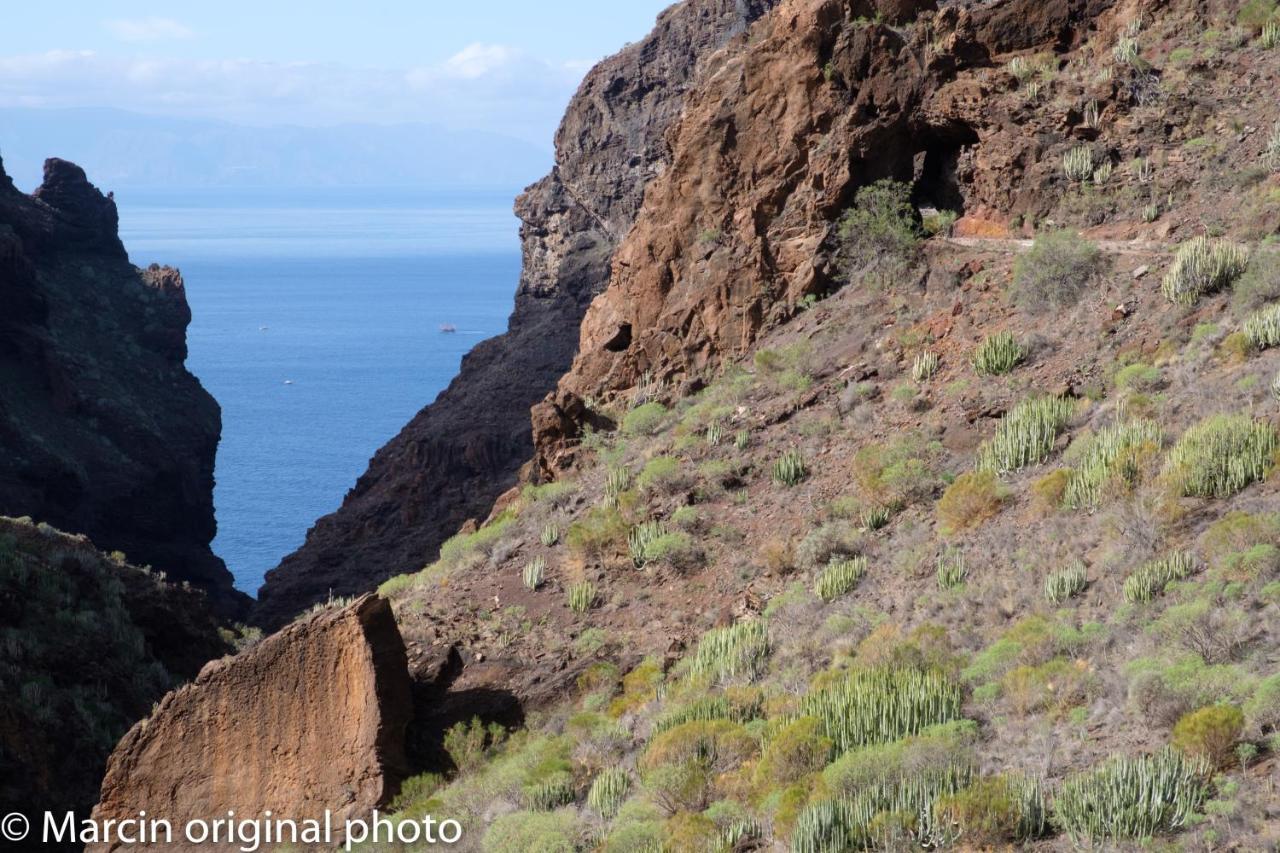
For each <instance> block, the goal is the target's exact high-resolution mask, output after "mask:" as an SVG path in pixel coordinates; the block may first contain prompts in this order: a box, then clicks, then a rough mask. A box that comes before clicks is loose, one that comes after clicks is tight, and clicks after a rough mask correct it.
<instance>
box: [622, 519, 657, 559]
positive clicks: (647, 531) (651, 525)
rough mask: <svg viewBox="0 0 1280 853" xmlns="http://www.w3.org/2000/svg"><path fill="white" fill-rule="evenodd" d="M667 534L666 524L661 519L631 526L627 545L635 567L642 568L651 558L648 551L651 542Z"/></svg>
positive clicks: (650, 547) (651, 545) (651, 544)
mask: <svg viewBox="0 0 1280 853" xmlns="http://www.w3.org/2000/svg"><path fill="white" fill-rule="evenodd" d="M666 535H667V526H666V525H665V524H663V523H662V522H661V521H645V522H641V523H640V524H637V525H636V526H635V527H633V528H631V532H630V533H629V534H627V547H628V549H629V550H630V552H631V562H633V563H635V566H636V568H637V569H642V568H644V567H645V566H646V565H647V564H648V563H650V562H651V561H652V560H653V554H652V553H650V551H651V549H652V547H653V543H654V542H656V541H658V540H659V539H661V538H662V537H663V536H666Z"/></svg>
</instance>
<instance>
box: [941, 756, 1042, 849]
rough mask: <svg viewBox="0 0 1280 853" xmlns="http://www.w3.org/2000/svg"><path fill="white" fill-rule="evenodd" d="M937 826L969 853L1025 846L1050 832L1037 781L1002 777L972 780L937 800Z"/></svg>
mask: <svg viewBox="0 0 1280 853" xmlns="http://www.w3.org/2000/svg"><path fill="white" fill-rule="evenodd" d="M934 811H935V812H936V813H937V817H936V824H937V825H938V826H939V827H945V828H946V829H945V830H944V831H945V832H947V833H949V834H950V836H951V838H953V839H954V840H955V841H956V842H959V843H961V844H963V845H964V846H965V847H966V848H970V849H988V848H993V847H999V846H1004V845H1006V844H1010V843H1015V842H1016V843H1025V842H1027V841H1030V840H1032V839H1034V838H1039V837H1040V836H1042V835H1044V834H1045V833H1046V832H1047V831H1048V829H1049V803H1048V799H1047V798H1046V796H1045V793H1044V788H1043V786H1042V785H1041V783H1040V780H1038V779H1035V778H1033V777H1029V776H1021V775H1015V774H1004V775H1000V776H990V777H987V778H983V779H975V780H974V781H973V782H971V783H970V784H969V786H968V787H966V788H962V789H961V790H959V791H956V792H955V793H954V794H946V795H944V796H942V797H939V799H938V801H937V803H936V804H935V806H934Z"/></svg>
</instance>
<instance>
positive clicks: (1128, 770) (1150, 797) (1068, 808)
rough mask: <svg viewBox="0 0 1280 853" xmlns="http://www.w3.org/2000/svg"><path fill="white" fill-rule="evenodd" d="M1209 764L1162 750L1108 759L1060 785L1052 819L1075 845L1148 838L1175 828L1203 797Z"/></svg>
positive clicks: (1182, 822)
mask: <svg viewBox="0 0 1280 853" xmlns="http://www.w3.org/2000/svg"><path fill="white" fill-rule="evenodd" d="M1207 780H1208V767H1207V766H1206V765H1205V764H1204V763H1203V762H1201V761H1197V760H1194V759H1190V758H1187V757H1185V756H1183V755H1182V754H1181V753H1178V752H1174V751H1173V750H1171V749H1166V750H1164V751H1162V752H1158V753H1155V754H1154V755H1142V756H1138V757H1136V758H1133V757H1129V756H1122V757H1118V758H1113V759H1111V760H1110V761H1108V762H1107V763H1105V764H1103V765H1102V766H1101V767H1097V768H1095V769H1093V770H1086V771H1084V772H1082V773H1077V774H1076V775H1074V776H1072V777H1070V778H1069V779H1067V780H1066V782H1064V783H1063V784H1062V788H1061V790H1059V791H1058V795H1057V796H1056V797H1055V798H1054V801H1053V813H1054V822H1055V823H1057V824H1058V826H1060V827H1061V828H1062V829H1064V830H1065V831H1066V832H1067V834H1068V835H1069V836H1071V840H1072V841H1074V842H1075V843H1077V844H1090V845H1092V844H1106V843H1108V842H1115V841H1119V840H1123V839H1134V838H1147V837H1150V836H1152V835H1155V834H1156V833H1158V832H1168V831H1169V830H1173V829H1177V828H1179V827H1181V826H1182V825H1183V824H1185V823H1186V822H1187V819H1188V818H1190V817H1191V816H1192V815H1193V814H1195V812H1196V810H1197V809H1198V808H1199V807H1200V804H1201V803H1202V802H1203V801H1204V798H1205V793H1206V782H1207Z"/></svg>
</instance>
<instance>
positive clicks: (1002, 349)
mask: <svg viewBox="0 0 1280 853" xmlns="http://www.w3.org/2000/svg"><path fill="white" fill-rule="evenodd" d="M1026 357H1027V351H1026V349H1024V348H1023V346H1022V345H1021V344H1020V343H1018V342H1017V340H1015V339H1014V337H1013V332H999V333H997V334H994V335H991V336H990V337H988V338H987V339H985V340H984V341H983V342H982V343H981V344H980V345H979V346H978V349H977V352H975V353H974V355H973V369H974V370H976V371H977V372H978V373H980V374H982V375H984V376H997V375H999V374H1001V373H1008V372H1009V371H1010V370H1013V369H1014V368H1015V367H1017V366H1018V365H1019V364H1021V363H1022V361H1023V359H1025V358H1026Z"/></svg>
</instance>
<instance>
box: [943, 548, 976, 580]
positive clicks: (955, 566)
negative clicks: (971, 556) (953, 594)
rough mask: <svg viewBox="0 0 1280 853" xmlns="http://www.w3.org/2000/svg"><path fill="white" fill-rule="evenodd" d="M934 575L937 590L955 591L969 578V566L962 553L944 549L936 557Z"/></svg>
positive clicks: (953, 549)
mask: <svg viewBox="0 0 1280 853" xmlns="http://www.w3.org/2000/svg"><path fill="white" fill-rule="evenodd" d="M936 574H937V577H938V589H955V588H956V587H958V586H960V585H961V584H962V583H964V582H965V581H966V580H967V579H968V577H969V564H968V561H967V560H965V556H964V552H963V551H960V550H959V549H957V548H946V549H944V550H943V552H942V553H941V554H939V555H938V562H937V569H936Z"/></svg>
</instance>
